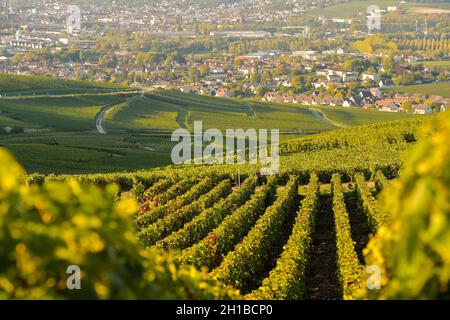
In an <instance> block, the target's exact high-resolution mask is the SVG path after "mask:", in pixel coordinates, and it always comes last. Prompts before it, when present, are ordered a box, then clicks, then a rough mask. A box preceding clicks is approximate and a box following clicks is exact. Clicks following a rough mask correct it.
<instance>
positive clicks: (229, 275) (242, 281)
mask: <svg viewBox="0 0 450 320" xmlns="http://www.w3.org/2000/svg"><path fill="white" fill-rule="evenodd" d="M297 192H298V183H297V179H296V177H291V178H290V179H289V182H288V183H287V185H286V186H285V188H284V190H283V191H282V193H281V194H280V195H279V197H278V198H277V200H276V201H275V203H274V204H273V205H272V206H271V207H269V208H268V209H267V210H266V212H265V213H264V215H263V216H262V217H261V218H260V219H259V220H258V221H257V222H256V224H255V226H254V227H253V228H252V229H251V231H250V232H249V233H248V235H247V236H246V237H245V238H244V239H243V240H242V242H241V243H239V244H238V245H236V247H235V250H234V251H232V252H230V253H229V254H228V255H227V256H226V257H225V258H224V260H223V262H222V263H221V265H220V266H219V267H218V268H216V269H215V270H213V271H212V276H213V277H214V278H216V279H218V280H219V281H221V282H223V283H225V284H228V285H232V286H233V287H235V288H237V289H240V290H242V291H244V292H245V291H249V290H252V289H253V288H254V287H256V286H257V285H258V282H259V279H260V277H261V276H262V275H263V274H264V272H265V270H266V268H267V265H268V263H269V261H270V259H271V258H272V255H273V247H274V246H276V245H279V244H280V243H281V241H282V236H283V231H284V229H285V228H286V227H287V225H286V223H287V220H288V218H289V216H290V215H291V213H292V211H293V209H294V206H295V205H296V202H297V197H298V194H297Z"/></svg>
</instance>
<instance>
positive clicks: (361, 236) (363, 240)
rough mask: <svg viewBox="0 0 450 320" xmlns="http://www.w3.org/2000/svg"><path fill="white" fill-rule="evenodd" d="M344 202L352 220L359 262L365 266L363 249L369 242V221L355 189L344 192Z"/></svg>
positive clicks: (353, 236) (352, 230)
mask: <svg viewBox="0 0 450 320" xmlns="http://www.w3.org/2000/svg"><path fill="white" fill-rule="evenodd" d="M344 201H345V205H346V207H347V212H348V216H349V219H350V228H351V233H352V239H353V241H355V251H356V254H357V255H358V259H359V262H360V263H361V264H362V265H364V264H365V263H364V256H363V249H364V248H365V247H366V246H367V243H368V242H369V234H370V229H369V226H368V225H367V219H366V217H365V215H364V212H363V211H362V208H361V207H360V205H359V204H358V203H359V201H358V196H357V194H356V191H355V190H354V189H348V191H346V192H344Z"/></svg>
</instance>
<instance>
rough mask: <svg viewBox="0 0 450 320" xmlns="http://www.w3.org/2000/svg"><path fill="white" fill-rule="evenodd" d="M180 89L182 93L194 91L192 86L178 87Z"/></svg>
mask: <svg viewBox="0 0 450 320" xmlns="http://www.w3.org/2000/svg"><path fill="white" fill-rule="evenodd" d="M180 91H181V92H183V93H191V92H194V91H195V88H194V87H193V86H182V87H180Z"/></svg>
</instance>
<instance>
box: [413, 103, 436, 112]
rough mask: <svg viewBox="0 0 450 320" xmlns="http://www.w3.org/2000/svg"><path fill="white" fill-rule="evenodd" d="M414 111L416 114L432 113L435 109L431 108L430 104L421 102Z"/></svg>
mask: <svg viewBox="0 0 450 320" xmlns="http://www.w3.org/2000/svg"><path fill="white" fill-rule="evenodd" d="M414 113H415V114H432V113H433V109H431V107H430V106H427V105H424V104H419V105H418V106H416V107H414Z"/></svg>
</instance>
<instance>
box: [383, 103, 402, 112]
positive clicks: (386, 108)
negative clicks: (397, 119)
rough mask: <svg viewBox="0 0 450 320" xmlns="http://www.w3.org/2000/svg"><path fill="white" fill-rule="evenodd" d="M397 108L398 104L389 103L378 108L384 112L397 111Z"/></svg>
mask: <svg viewBox="0 0 450 320" xmlns="http://www.w3.org/2000/svg"><path fill="white" fill-rule="evenodd" d="M399 109H400V107H399V106H398V105H396V104H390V105H387V106H383V107H381V108H380V109H378V110H380V111H384V112H398V111H399Z"/></svg>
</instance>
